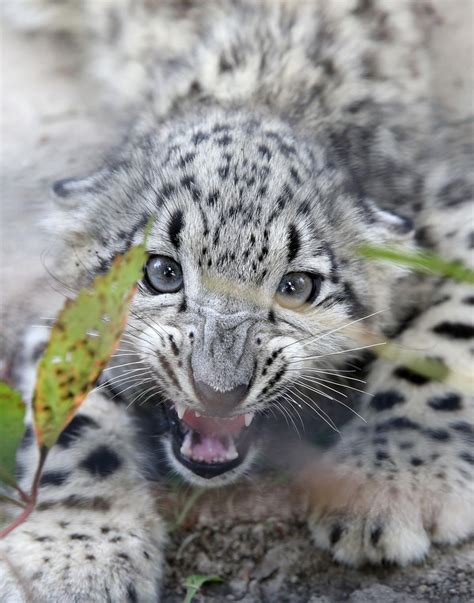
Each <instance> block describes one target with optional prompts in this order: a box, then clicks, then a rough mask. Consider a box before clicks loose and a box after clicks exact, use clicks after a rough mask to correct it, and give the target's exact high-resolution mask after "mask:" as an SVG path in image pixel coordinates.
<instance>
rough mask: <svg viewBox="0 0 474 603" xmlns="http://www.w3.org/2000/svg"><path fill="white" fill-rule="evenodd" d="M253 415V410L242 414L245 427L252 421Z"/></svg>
mask: <svg viewBox="0 0 474 603" xmlns="http://www.w3.org/2000/svg"><path fill="white" fill-rule="evenodd" d="M254 416H255V413H253V412H247V413H245V416H244V422H245V427H248V426H249V425H250V423H251V422H252V421H253V418H254Z"/></svg>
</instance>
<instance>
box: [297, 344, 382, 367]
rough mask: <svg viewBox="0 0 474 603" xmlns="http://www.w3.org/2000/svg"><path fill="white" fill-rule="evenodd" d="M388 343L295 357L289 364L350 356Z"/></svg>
mask: <svg viewBox="0 0 474 603" xmlns="http://www.w3.org/2000/svg"><path fill="white" fill-rule="evenodd" d="M386 343H387V342H386V341H381V342H379V343H371V344H369V345H363V346H361V347H358V348H350V349H349V350H340V351H339V352H328V353H327V354H319V355H318V356H295V357H294V358H295V360H290V361H289V364H293V363H294V362H299V361H300V360H316V358H326V357H327V356H335V355H336V354H348V353H349V352H357V351H359V350H366V349H368V348H375V347H376V346H379V345H385V344H386Z"/></svg>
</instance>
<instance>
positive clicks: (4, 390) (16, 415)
mask: <svg viewBox="0 0 474 603" xmlns="http://www.w3.org/2000/svg"><path fill="white" fill-rule="evenodd" d="M25 410H26V407H25V405H24V403H23V401H22V399H21V395H20V394H19V392H17V391H16V390H14V389H12V388H11V387H10V386H9V385H7V384H6V383H4V382H3V381H0V480H1V481H3V482H5V483H6V484H8V485H9V486H14V485H15V481H16V480H15V465H16V460H15V459H16V451H17V448H18V446H19V444H20V440H21V438H22V436H23V433H24V431H25V425H24V418H25Z"/></svg>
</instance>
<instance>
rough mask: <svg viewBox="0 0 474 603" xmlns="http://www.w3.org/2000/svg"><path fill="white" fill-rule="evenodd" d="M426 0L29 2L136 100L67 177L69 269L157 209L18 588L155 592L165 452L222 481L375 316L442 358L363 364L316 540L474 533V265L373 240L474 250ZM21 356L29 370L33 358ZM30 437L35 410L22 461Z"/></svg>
mask: <svg viewBox="0 0 474 603" xmlns="http://www.w3.org/2000/svg"><path fill="white" fill-rule="evenodd" d="M415 4H416V3H411V2H404V3H397V5H396V6H395V5H393V6H392V5H388V4H387V3H385V2H382V1H378V2H375V1H374V2H365V1H359V2H356V1H349V0H348V1H347V2H342V1H341V2H337V3H325V2H322V1H321V2H319V1H316V0H315V1H314V2H304V3H303V2H301V3H300V2H282V1H281V2H280V1H278V2H277V1H275V0H271V1H270V0H269V1H268V2H261V3H258V4H255V3H253V2H247V1H240V2H235V3H231V2H224V3H213V2H206V3H196V4H193V3H189V4H188V3H175V4H174V5H170V6H167V8H166V9H163V8H162V7H160V6H159V3H158V2H156V3H155V2H153V1H152V2H150V1H148V2H145V1H144V2H136V3H134V4H133V6H132V5H130V6H128V4H127V3H125V2H121V1H120V0H116V1H112V2H108V3H103V4H100V3H95V2H86V1H84V2H77V3H71V4H70V5H68V4H66V5H65V6H64V7H62V8H61V7H59V6H58V5H57V4H54V5H53V3H49V2H47V1H46V0H44V1H41V0H37V1H35V0H31V1H30V2H25V3H23V5H22V7H21V10H20V9H19V8H18V7H16V8H15V7H14V5H12V6H13V9H12V12H13V13H14V14H13V15H12V16H13V17H14V18H17V19H18V21H19V22H20V23H25V24H26V25H28V24H29V23H30V22H29V21H28V19H29V18H30V15H32V14H33V13H30V12H28V11H29V10H32V11H33V10H36V11H37V10H38V9H40V8H41V7H42V8H43V9H44V10H46V9H47V8H49V9H50V11H49V13H48V16H45V18H44V23H43V24H42V25H43V26H44V27H46V28H49V29H52V30H54V29H59V30H61V29H67V30H74V34H75V35H76V36H77V38H78V40H79V43H82V44H83V45H84V54H85V56H87V57H88V59H89V60H90V61H91V64H92V66H93V67H95V68H96V71H97V72H98V73H102V74H103V73H106V74H107V78H108V80H109V81H108V82H107V85H108V86H109V89H110V88H112V89H113V90H114V92H115V94H116V95H117V93H118V96H119V98H121V99H123V101H124V103H132V104H133V105H134V107H135V108H136V107H138V108H139V109H140V111H141V114H140V115H139V117H138V119H137V121H136V123H135V124H134V125H133V127H132V128H131V130H130V134H129V135H128V137H127V139H126V140H124V141H123V144H122V145H121V146H120V148H118V149H117V150H116V151H115V152H114V153H113V154H111V157H110V159H109V161H108V162H107V163H106V164H105V165H103V166H102V167H101V168H100V169H99V170H98V171H97V172H96V173H95V174H93V175H91V176H89V177H86V178H82V179H80V178H74V179H68V180H63V181H60V182H58V183H57V184H56V185H55V187H54V190H55V193H56V196H57V199H58V212H57V215H56V216H54V217H53V218H52V219H51V228H52V229H53V231H54V232H55V233H57V236H58V237H61V239H62V241H63V244H62V247H61V251H60V253H58V265H59V267H60V268H59V270H60V274H61V278H62V279H63V280H66V281H68V282H70V283H72V284H73V285H74V287H76V288H77V287H79V286H82V285H86V284H88V283H90V281H91V279H92V278H93V276H94V275H95V274H98V273H100V272H102V271H104V270H106V269H107V267H108V266H109V265H110V262H111V261H112V259H113V258H114V257H115V256H116V255H117V254H120V253H122V252H123V251H125V250H126V249H127V248H129V247H130V245H133V244H135V243H138V242H140V241H141V240H142V239H143V231H144V227H145V224H146V223H147V221H148V220H149V218H150V217H153V218H154V219H155V223H154V227H153V230H152V232H151V234H150V236H149V238H148V251H149V260H148V262H147V264H146V267H145V277H144V279H143V282H142V283H141V284H140V288H139V292H138V294H137V296H136V299H135V300H134V302H133V308H132V312H131V316H130V321H129V325H128V327H127V332H126V335H125V336H124V340H123V344H122V351H121V352H119V353H118V354H117V356H116V358H115V359H114V360H113V362H112V365H111V366H113V367H115V368H114V369H113V370H112V371H111V372H109V374H108V380H107V382H106V383H105V387H104V388H102V389H100V390H99V391H97V392H95V393H93V394H91V395H90V396H89V398H88V400H87V401H86V402H85V404H84V406H83V407H82V408H81V411H80V413H79V414H78V415H77V417H76V418H75V419H74V420H73V422H72V423H71V424H70V426H69V427H68V428H67V429H66V431H65V432H64V433H63V434H62V436H61V438H60V440H59V442H58V444H57V445H56V446H55V448H54V449H53V451H52V453H51V455H50V457H49V458H48V462H47V465H46V468H45V473H44V475H43V479H42V486H41V491H40V504H39V506H38V509H37V510H36V511H35V512H34V513H33V515H32V516H31V517H30V518H29V519H28V521H27V522H26V523H25V524H24V525H23V526H21V527H20V528H18V529H17V530H15V531H14V532H13V533H12V534H11V535H10V536H9V537H8V538H7V539H6V540H5V541H4V543H2V547H3V550H4V552H5V553H6V555H7V556H8V559H9V564H10V565H9V566H5V568H4V569H3V574H1V573H0V590H1V588H2V587H3V589H4V592H10V593H16V592H20V590H21V585H19V583H18V582H17V580H18V579H19V578H18V577H19V576H22V577H23V579H25V580H26V581H27V583H31V584H32V588H33V589H34V592H35V593H37V594H38V596H39V597H40V600H46V601H59V600H61V601H86V600H87V601H103V600H112V601H122V600H123V601H125V600H128V601H152V600H156V597H157V596H158V592H159V585H160V581H161V570H160V568H161V563H162V554H163V546H164V545H163V542H164V536H163V535H164V528H163V525H162V521H161V519H160V518H159V516H158V514H157V513H156V510H155V504H154V500H153V497H152V495H151V489H150V482H149V478H150V473H151V472H153V471H155V470H156V464H157V463H158V462H160V463H161V464H162V467H163V466H164V471H166V470H170V469H172V470H174V471H175V472H177V473H178V474H180V475H181V476H182V477H183V478H184V479H185V480H188V481H189V482H191V483H193V484H199V485H204V486H218V485H224V484H226V483H229V482H231V481H234V480H235V479H237V478H238V477H240V476H242V475H243V474H245V473H248V472H249V471H251V470H252V468H253V466H254V465H255V464H256V462H257V460H258V456H259V452H260V451H261V449H262V447H264V446H265V443H266V440H267V435H268V426H269V425H271V422H270V420H269V419H268V413H269V412H271V411H272V410H274V409H277V408H283V412H286V413H290V414H291V413H293V414H294V415H295V416H297V415H296V414H295V413H297V412H298V411H299V407H304V406H306V405H310V406H311V405H312V404H313V403H314V402H315V401H316V396H313V394H315V393H317V392H314V391H313V390H315V389H316V390H319V391H321V390H322V391H323V392H325V393H326V394H329V393H330V391H331V390H330V388H331V387H337V386H336V385H335V384H333V383H332V382H333V381H334V379H335V378H336V374H335V373H336V372H337V370H338V369H341V367H343V365H344V362H345V361H347V359H349V358H354V356H357V355H358V353H359V352H361V351H363V348H365V347H366V346H367V345H371V344H372V343H373V342H374V341H377V340H376V339H374V337H375V336H374V335H373V333H375V334H376V336H382V335H383V334H387V333H388V334H392V335H393V334H394V333H396V335H395V336H394V341H395V342H396V343H397V344H399V345H400V348H401V349H403V350H411V351H416V353H417V354H421V355H423V356H425V357H428V358H435V360H436V361H437V362H438V363H442V365H443V366H444V367H445V368H446V374H447V375H448V377H447V378H446V380H444V381H439V380H438V381H437V380H430V379H429V378H427V377H424V376H422V375H420V374H419V373H417V372H415V371H414V370H412V368H411V367H410V366H408V365H406V364H404V363H403V362H402V361H395V362H393V361H389V360H385V359H383V357H381V358H378V359H376V360H374V361H373V362H372V363H371V364H370V366H369V367H368V383H367V393H366V394H364V395H363V396H362V397H361V399H360V401H359V402H360V404H361V406H360V408H359V410H358V412H359V413H360V414H362V415H363V416H364V418H365V419H366V421H367V424H366V425H361V423H359V422H358V421H356V420H355V421H352V422H350V423H349V424H347V425H346V426H345V427H344V429H343V435H342V437H341V438H340V441H339V442H338V443H336V444H335V445H334V446H333V447H332V448H331V449H330V450H329V451H327V452H326V453H325V454H324V455H323V458H322V460H320V461H319V463H318V465H317V466H315V467H311V468H310V469H307V472H308V471H309V472H311V471H314V473H313V476H312V477H311V475H310V479H309V480H308V484H310V486H309V487H311V495H312V501H313V508H312V512H311V517H310V523H311V528H312V533H313V536H314V541H315V546H318V547H322V548H325V549H328V550H330V551H331V553H332V555H333V556H334V558H335V559H337V560H338V561H341V562H344V563H347V564H350V565H361V564H363V563H365V562H373V563H379V562H382V561H390V562H396V563H400V564H406V563H409V562H413V561H417V560H420V559H422V558H423V557H424V556H425V555H426V554H427V552H428V550H429V547H430V544H431V543H432V542H445V543H456V542H460V541H462V540H464V539H466V538H468V537H469V536H470V535H472V534H473V532H474V516H473V514H472V507H473V503H474V456H473V453H472V442H473V437H474V406H473V399H472V396H470V395H468V394H467V393H466V391H467V390H468V387H469V374H470V371H471V370H472V350H471V349H470V346H472V337H473V334H474V329H473V326H472V304H473V294H472V289H470V288H469V287H468V286H467V285H464V284H460V283H454V282H452V281H442V280H437V281H436V282H431V281H426V279H422V278H421V277H416V278H413V277H412V276H410V275H408V273H407V272H405V271H403V270H401V269H399V268H397V267H395V266H392V265H385V264H379V263H371V262H366V261H364V260H363V259H362V258H361V257H360V256H359V255H358V254H357V252H356V248H357V246H358V245H360V244H375V245H400V246H405V247H406V248H407V249H412V248H413V247H414V246H415V245H416V244H418V245H421V246H425V247H428V248H430V249H433V250H436V251H437V252H439V253H441V254H442V255H443V256H444V257H445V258H447V259H450V258H452V259H457V260H459V259H460V260H462V261H464V262H465V263H466V264H470V265H472V263H473V262H472V251H470V250H472V245H473V241H472V237H473V231H474V228H473V225H472V223H469V219H470V217H472V205H469V204H470V203H472V201H471V192H472V182H470V181H469V180H468V178H469V176H468V174H469V173H472V170H469V168H470V167H471V166H470V161H471V153H470V149H469V142H470V140H471V135H470V132H469V124H467V123H464V124H451V123H449V122H447V121H446V120H444V119H443V118H442V117H440V116H439V115H435V111H434V110H433V109H432V108H431V107H430V104H429V103H428V101H427V100H426V98H427V95H428V92H429V78H428V76H427V75H426V74H427V72H428V70H427V63H426V57H425V56H424V51H423V43H424V39H423V35H424V34H423V26H422V23H420V16H419V15H417V10H415V8H414V7H415ZM53 8H54V10H53ZM76 12H77V13H80V19H77V15H76ZM35 14H37V13H35ZM45 15H46V13H45ZM78 23H79V24H80V25H78ZM137 28H138V31H141V32H142V35H141V36H138V38H137V36H136V35H135V34H134V32H136V31H137ZM167 28H169V29H170V32H169V34H168V35H166V30H167ZM134 44H135V46H134ZM105 65H107V69H105V68H104V66H105ZM405 298H406V299H407V302H409V303H407V306H414V307H410V310H411V319H410V320H408V319H407V314H406V311H405V310H406V308H404V306H405ZM28 343H29V347H34V344H35V343H37V342H36V341H33V340H32V339H31V338H30V341H29V342H28ZM27 347H28V346H27ZM130 363H137V364H133V365H132V364H130ZM127 364H128V366H122V365H127ZM22 370H23V375H24V380H25V381H28V380H30V381H31V376H30V375H31V372H32V371H33V370H34V365H33V364H31V362H30V364H26V365H25V366H23V368H22ZM466 384H467V385H466ZM312 396H313V397H312ZM354 399H355V397H354ZM140 403H144V406H145V407H147V408H149V410H148V411H146V412H145V415H144V416H145V419H144V417H143V413H139V414H141V415H142V416H141V418H140V425H141V427H140V429H142V428H143V422H145V424H146V429H147V431H148V432H149V433H150V434H151V436H152V437H151V441H152V442H154V446H155V449H154V450H150V447H147V448H145V447H144V446H143V442H142V439H143V432H142V431H140V430H139V429H138V427H137V419H136V416H135V407H139V406H140ZM130 405H131V407H130V408H128V407H129V406H130ZM270 435H271V434H270ZM163 451H164V454H165V457H166V460H165V461H163V459H162V454H161V453H162V452H163ZM36 454H37V452H36V447H35V446H34V444H33V442H32V438H31V430H30V431H29V432H28V433H27V437H26V439H25V441H24V444H23V446H22V449H21V451H20V454H19V460H18V462H19V466H20V467H21V470H22V474H23V477H22V480H23V481H22V483H24V484H27V483H29V481H30V480H31V473H32V471H33V468H34V466H35V460H36ZM163 464H164V465H163ZM162 467H161V469H162ZM159 469H160V468H159ZM162 470H163V469H162ZM155 473H156V471H155ZM45 543H52V546H53V548H52V549H51V550H48V555H47V557H48V563H47V564H45V563H44V562H43V561H42V558H43V552H44V549H45V546H46V544H45ZM91 545H93V548H94V550H95V551H100V555H99V556H97V554H96V553H91ZM12 568H14V571H13V570H12ZM16 589H17V590H16Z"/></svg>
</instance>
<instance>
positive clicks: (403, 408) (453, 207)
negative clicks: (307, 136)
mask: <svg viewBox="0 0 474 603" xmlns="http://www.w3.org/2000/svg"><path fill="white" fill-rule="evenodd" d="M465 173H468V172H465ZM440 174H444V176H443V177H444V184H443V182H442V181H441V180H440V179H439V178H438V177H439V175H440ZM449 174H451V172H450V171H449V170H447V169H446V170H444V171H443V170H438V171H437V172H436V174H435V177H433V181H432V182H431V185H432V189H433V191H432V192H433V194H434V195H436V198H438V199H439V200H440V203H441V202H443V203H445V204H446V206H445V208H443V207H438V208H436V209H430V210H429V211H427V212H426V219H425V223H424V227H425V234H427V235H428V236H430V237H432V238H433V240H437V241H439V244H438V246H437V250H438V252H440V253H441V254H442V255H443V256H444V257H445V258H447V259H450V258H451V259H461V260H463V262H465V263H466V264H467V265H470V266H471V267H472V263H473V257H472V246H473V245H474V242H473V240H472V237H473V233H474V227H473V224H472V206H469V205H467V204H466V203H469V202H470V200H469V195H468V194H467V193H468V192H469V191H470V190H472V189H470V188H469V186H468V185H467V184H466V183H465V184H464V187H463V186H462V181H461V179H460V178H461V176H460V175H459V174H457V175H456V174H454V175H452V176H451V177H452V179H453V180H455V182H453V183H452V185H451V187H450V186H449V184H450V181H448V182H446V178H447V177H448V175H449ZM436 184H438V185H439V186H438V187H437V188H436V186H435V185H436ZM450 189H452V191H451V192H452V196H451V203H449V198H446V197H447V196H448V197H449V191H450ZM443 191H444V192H443ZM463 191H464V193H463ZM473 303H474V292H473V288H472V285H466V284H461V283H456V282H454V281H445V282H444V283H443V284H441V286H439V287H437V288H436V291H435V292H434V294H433V297H432V301H431V304H430V305H429V307H428V308H427V309H426V310H425V311H424V312H423V313H422V314H421V315H420V316H419V317H418V318H417V319H416V320H415V321H414V322H413V323H412V324H411V325H410V326H409V328H407V329H406V330H405V331H404V332H403V333H402V334H401V335H400V336H399V337H398V338H397V340H396V343H398V344H400V346H401V349H402V350H404V352H405V353H408V354H410V353H412V354H413V355H415V356H420V355H424V356H425V357H428V358H434V359H436V360H438V361H440V362H441V363H442V364H441V366H442V367H444V369H443V370H442V371H441V373H444V374H442V375H440V376H441V381H438V380H430V379H428V378H424V377H422V376H421V375H419V374H417V373H416V372H414V371H413V370H411V368H410V366H406V365H403V363H400V362H399V363H392V362H388V361H386V360H382V359H379V360H377V361H376V362H375V363H374V365H373V367H372V369H371V376H370V379H369V383H368V385H369V389H368V391H369V392H370V393H371V394H372V396H370V397H368V398H367V399H366V401H365V407H364V408H363V409H362V410H361V411H360V412H361V414H362V415H363V416H364V417H365V419H366V420H367V425H362V426H361V424H360V422H357V423H351V424H350V425H348V427H347V429H346V430H345V431H344V432H343V435H342V438H341V441H340V443H339V444H338V445H337V446H336V448H335V449H334V450H333V451H332V452H330V454H329V455H328V456H327V457H326V458H325V460H324V462H323V463H322V464H320V465H319V466H318V467H314V468H313V469H312V470H311V471H312V477H311V480H312V487H311V494H312V497H313V512H312V515H311V526H312V533H313V536H314V540H315V542H316V544H317V546H319V547H321V548H323V549H327V550H329V551H331V553H332V555H333V556H334V558H335V559H337V560H338V561H341V562H344V563H347V564H350V565H360V564H363V563H365V562H372V563H379V562H382V561H390V562H396V563H399V564H407V563H409V562H414V561H418V560H420V559H422V558H423V557H424V556H425V555H426V553H427V552H428V550H429V548H430V543H449V544H453V543H457V542H460V541H462V540H464V539H467V538H469V537H470V536H472V535H473V534H474V446H473V444H474V398H473V395H472V392H473V388H472V375H473V361H472V358H473V356H472V353H473V347H472V346H473V337H474V326H473Z"/></svg>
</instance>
